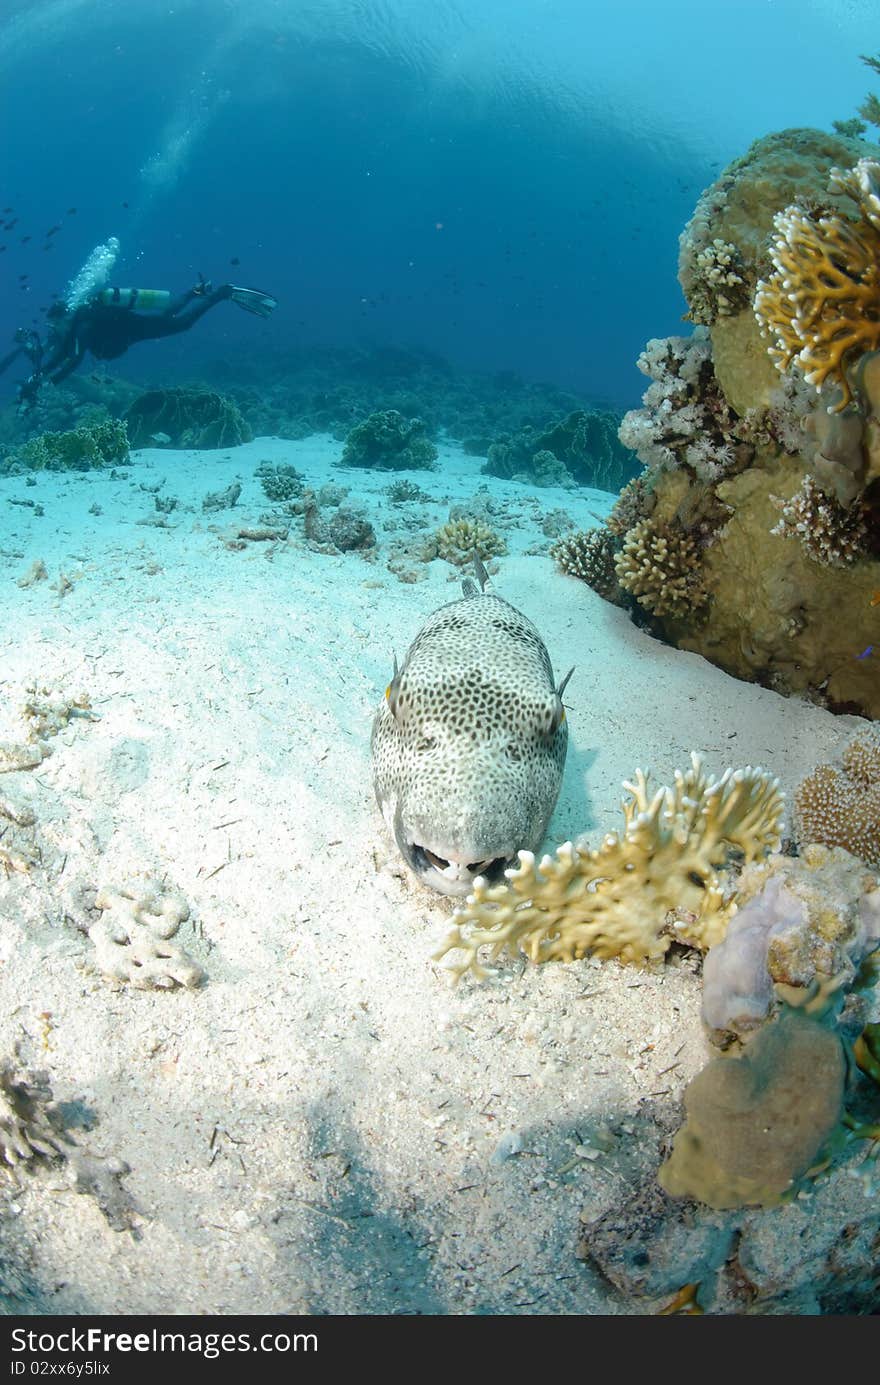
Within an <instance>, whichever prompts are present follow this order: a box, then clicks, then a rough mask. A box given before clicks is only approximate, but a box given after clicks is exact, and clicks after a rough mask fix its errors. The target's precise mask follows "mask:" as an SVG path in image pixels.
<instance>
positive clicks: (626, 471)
mask: <svg viewBox="0 0 880 1385" xmlns="http://www.w3.org/2000/svg"><path fill="white" fill-rule="evenodd" d="M619 423H620V415H619V414H615V413H614V412H612V411H611V410H610V409H599V408H591V409H576V410H574V411H573V412H572V413H570V414H567V415H566V416H565V417H564V418H561V419H558V420H557V421H556V422H554V423H553V424H551V425H550V426H549V427H544V428H541V427H535V426H534V425H531V424H527V425H526V426H525V427H523V428H521V429H519V431H518V432H516V433H512V434H510V433H504V434H502V435H501V436H500V437H498V438H496V439H495V441H494V442H492V443H491V444H490V446H489V448H488V460H487V461H486V464H485V465H484V467H483V472H484V474H485V475H487V476H500V477H504V478H505V479H508V478H509V479H510V480H513V481H522V482H525V483H527V484H529V485H533V486H560V485H562V486H564V485H569V486H571V485H575V484H577V485H583V486H596V487H599V488H600V489H602V490H616V489H617V488H618V487H619V486H621V485H622V484H623V483H624V482H625V481H626V480H628V479H629V477H630V475H631V471H632V468H631V463H630V460H629V457H628V455H627V452H626V448H625V447H623V446H621V443H620V442H619V440H618V436H617V430H618V425H619Z"/></svg>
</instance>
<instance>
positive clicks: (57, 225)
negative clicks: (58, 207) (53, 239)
mask: <svg viewBox="0 0 880 1385" xmlns="http://www.w3.org/2000/svg"><path fill="white" fill-rule="evenodd" d="M60 230H61V222H60V221H57V222H56V223H55V225H54V226H50V227H49V229H48V231H47V232H46V240H48V239H49V237H50V236H54V235H55V234H56V232H58V231H60Z"/></svg>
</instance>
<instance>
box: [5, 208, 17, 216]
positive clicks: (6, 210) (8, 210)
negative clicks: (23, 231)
mask: <svg viewBox="0 0 880 1385" xmlns="http://www.w3.org/2000/svg"><path fill="white" fill-rule="evenodd" d="M14 211H15V208H14V207H4V208H3V215H4V216H8V215H9V213H10V212H14Z"/></svg>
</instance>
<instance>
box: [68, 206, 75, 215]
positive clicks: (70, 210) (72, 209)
mask: <svg viewBox="0 0 880 1385" xmlns="http://www.w3.org/2000/svg"><path fill="white" fill-rule="evenodd" d="M67 215H68V216H76V207H68V208H67Z"/></svg>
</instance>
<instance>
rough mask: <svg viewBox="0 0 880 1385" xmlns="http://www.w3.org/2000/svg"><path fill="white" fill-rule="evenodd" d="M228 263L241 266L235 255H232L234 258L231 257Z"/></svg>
mask: <svg viewBox="0 0 880 1385" xmlns="http://www.w3.org/2000/svg"><path fill="white" fill-rule="evenodd" d="M229 263H230V264H241V260H240V259H239V258H238V256H237V255H234V256H233V257H232V259H231V260H230V261H229Z"/></svg>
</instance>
